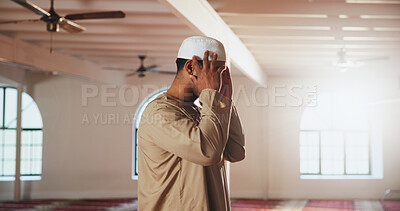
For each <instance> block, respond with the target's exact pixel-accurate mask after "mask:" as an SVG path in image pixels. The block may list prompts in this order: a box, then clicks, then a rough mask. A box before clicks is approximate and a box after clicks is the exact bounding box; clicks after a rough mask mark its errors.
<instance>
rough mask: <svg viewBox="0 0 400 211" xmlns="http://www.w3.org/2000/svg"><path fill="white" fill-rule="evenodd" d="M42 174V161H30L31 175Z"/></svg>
mask: <svg viewBox="0 0 400 211" xmlns="http://www.w3.org/2000/svg"><path fill="white" fill-rule="evenodd" d="M41 173H42V161H32V172H31V174H41Z"/></svg>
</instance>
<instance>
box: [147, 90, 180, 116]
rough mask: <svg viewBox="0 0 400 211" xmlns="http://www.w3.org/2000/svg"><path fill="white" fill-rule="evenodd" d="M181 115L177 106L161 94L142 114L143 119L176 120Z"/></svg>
mask: <svg viewBox="0 0 400 211" xmlns="http://www.w3.org/2000/svg"><path fill="white" fill-rule="evenodd" d="M182 114H183V112H182V110H181V109H180V107H179V104H178V103H177V102H176V101H174V100H171V99H168V98H167V96H166V94H165V93H164V94H161V95H160V96H158V97H157V98H155V99H154V100H152V101H151V102H150V103H149V104H148V105H147V106H146V108H145V110H144V111H143V114H142V120H143V119H154V118H163V119H171V118H172V119H176V118H177V117H180V116H181V115H182Z"/></svg>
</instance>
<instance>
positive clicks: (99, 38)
mask: <svg viewBox="0 0 400 211" xmlns="http://www.w3.org/2000/svg"><path fill="white" fill-rule="evenodd" d="M15 37H16V38H18V39H21V40H27V41H49V39H50V36H49V33H48V32H46V31H43V32H34V33H18V34H16V35H15ZM182 39H183V36H179V37H178V36H160V35H159V36H157V35H155V36H152V35H149V36H140V35H123V34H122V35H106V34H103V35H94V34H85V33H78V34H67V33H57V34H54V35H53V41H54V42H58V41H67V42H88V43H90V42H104V43H132V44H135V43H142V44H145V43H146V44H154V45H156V44H176V45H178V46H179V44H180V43H181V42H182Z"/></svg>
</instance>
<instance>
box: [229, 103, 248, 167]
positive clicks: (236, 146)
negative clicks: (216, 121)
mask: <svg viewBox="0 0 400 211" xmlns="http://www.w3.org/2000/svg"><path fill="white" fill-rule="evenodd" d="M244 146H245V138H244V133H243V128H242V123H241V122H240V118H239V115H238V113H237V110H236V107H235V106H233V105H232V115H231V121H230V128H229V137H228V142H227V144H226V148H225V150H224V158H225V160H228V161H230V162H238V161H241V160H243V159H244V158H245V156H246V150H245V147H244Z"/></svg>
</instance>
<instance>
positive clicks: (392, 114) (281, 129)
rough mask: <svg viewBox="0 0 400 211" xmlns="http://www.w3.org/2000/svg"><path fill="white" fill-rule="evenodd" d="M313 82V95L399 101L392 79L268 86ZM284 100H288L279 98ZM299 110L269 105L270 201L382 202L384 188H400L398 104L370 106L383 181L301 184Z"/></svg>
mask: <svg viewBox="0 0 400 211" xmlns="http://www.w3.org/2000/svg"><path fill="white" fill-rule="evenodd" d="M307 84H311V85H312V84H314V85H316V87H317V92H318V93H322V92H325V91H354V90H358V91H361V92H362V93H365V94H367V95H368V96H370V101H371V102H377V101H382V100H385V99H397V100H399V99H400V87H399V81H398V79H397V78H396V77H385V78H383V77H376V76H375V77H370V78H361V77H353V76H349V75H345V74H344V75H341V76H335V77H331V78H325V79H305V78H288V77H270V79H269V86H270V87H271V86H276V85H285V86H290V85H307ZM282 101H283V102H288V99H287V98H286V99H283V100H282ZM303 109H304V108H303V107H289V106H285V107H277V106H269V107H268V112H267V115H266V119H267V122H266V129H267V131H268V132H267V133H268V135H267V139H266V140H265V141H266V142H267V148H266V149H265V150H266V151H265V153H267V154H268V155H267V158H266V159H267V167H268V170H267V172H268V174H267V175H266V177H265V179H266V180H267V181H268V182H267V187H268V193H267V196H268V197H269V198H351V199H353V198H356V199H357V198H367V199H377V198H380V197H381V196H382V195H383V193H384V191H385V190H386V189H387V188H392V189H400V168H399V167H400V154H399V153H398V149H400V141H399V140H400V131H399V130H398V129H399V123H400V102H399V101H397V102H395V103H387V104H380V105H374V106H370V113H373V114H375V116H380V117H381V120H382V125H381V127H382V145H383V151H382V153H383V166H384V168H383V176H384V177H383V179H375V180H354V179H353V180H301V179H300V176H299V169H300V167H299V165H300V164H299V125H300V119H301V115H302V111H303Z"/></svg>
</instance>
